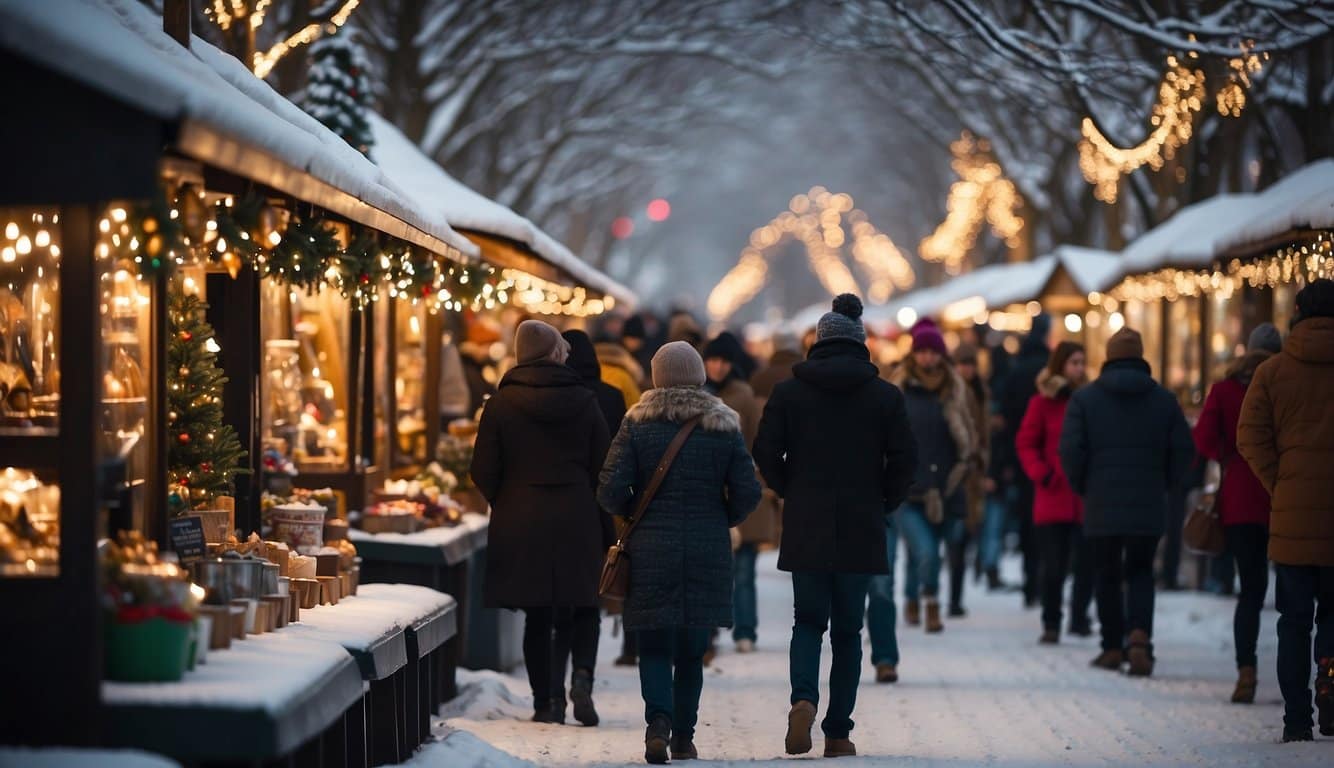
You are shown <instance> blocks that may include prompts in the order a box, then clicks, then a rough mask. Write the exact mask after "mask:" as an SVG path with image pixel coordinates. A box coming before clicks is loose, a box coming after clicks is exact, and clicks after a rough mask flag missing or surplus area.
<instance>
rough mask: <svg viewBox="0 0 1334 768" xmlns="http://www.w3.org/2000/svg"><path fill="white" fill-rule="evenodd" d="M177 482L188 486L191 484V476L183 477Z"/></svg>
mask: <svg viewBox="0 0 1334 768" xmlns="http://www.w3.org/2000/svg"><path fill="white" fill-rule="evenodd" d="M176 484H177V485H181V486H188V485H190V478H188V477H182V478H181V479H180V480H177V481H176Z"/></svg>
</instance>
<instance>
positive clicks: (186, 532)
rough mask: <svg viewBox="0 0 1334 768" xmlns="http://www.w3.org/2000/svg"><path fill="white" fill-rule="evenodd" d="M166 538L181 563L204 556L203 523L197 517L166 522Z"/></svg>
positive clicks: (179, 518)
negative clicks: (169, 540) (168, 539)
mask: <svg viewBox="0 0 1334 768" xmlns="http://www.w3.org/2000/svg"><path fill="white" fill-rule="evenodd" d="M167 536H168V538H170V539H171V548H172V550H174V551H175V552H176V556H177V557H179V558H180V559H181V562H185V561H187V560H195V559H198V558H201V557H203V556H204V521H203V520H200V519H199V518H198V517H193V516H191V517H178V518H175V519H173V520H170V521H168V522H167Z"/></svg>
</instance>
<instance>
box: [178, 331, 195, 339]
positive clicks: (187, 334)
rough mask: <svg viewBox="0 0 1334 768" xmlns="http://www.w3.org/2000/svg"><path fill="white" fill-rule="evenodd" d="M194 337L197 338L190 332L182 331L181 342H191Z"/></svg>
mask: <svg viewBox="0 0 1334 768" xmlns="http://www.w3.org/2000/svg"><path fill="white" fill-rule="evenodd" d="M194 337H195V336H194V334H193V333H190V332H189V331H181V341H189V340H190V339H193V338H194Z"/></svg>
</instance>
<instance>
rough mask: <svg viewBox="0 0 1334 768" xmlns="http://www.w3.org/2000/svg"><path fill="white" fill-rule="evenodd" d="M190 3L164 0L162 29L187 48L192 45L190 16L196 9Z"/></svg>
mask: <svg viewBox="0 0 1334 768" xmlns="http://www.w3.org/2000/svg"><path fill="white" fill-rule="evenodd" d="M190 5H191V3H190V0H162V31H163V32H166V33H167V34H169V35H171V37H172V39H173V40H175V41H176V42H178V43H180V44H181V45H183V46H185V47H186V48H189V47H190V16H191V13H192V11H193V10H194V9H193V8H191V7H190ZM247 26H249V25H247Z"/></svg>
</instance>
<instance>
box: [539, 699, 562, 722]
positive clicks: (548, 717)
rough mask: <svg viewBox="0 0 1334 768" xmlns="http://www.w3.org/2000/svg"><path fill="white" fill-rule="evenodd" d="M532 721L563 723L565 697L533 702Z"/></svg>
mask: <svg viewBox="0 0 1334 768" xmlns="http://www.w3.org/2000/svg"><path fill="white" fill-rule="evenodd" d="M533 722H534V723H550V724H553V725H565V699H563V698H561V699H555V700H553V701H550V702H536V703H534V704H533Z"/></svg>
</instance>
